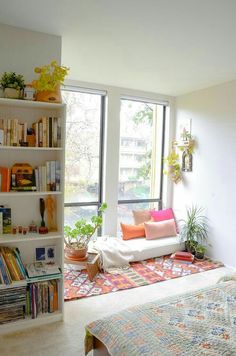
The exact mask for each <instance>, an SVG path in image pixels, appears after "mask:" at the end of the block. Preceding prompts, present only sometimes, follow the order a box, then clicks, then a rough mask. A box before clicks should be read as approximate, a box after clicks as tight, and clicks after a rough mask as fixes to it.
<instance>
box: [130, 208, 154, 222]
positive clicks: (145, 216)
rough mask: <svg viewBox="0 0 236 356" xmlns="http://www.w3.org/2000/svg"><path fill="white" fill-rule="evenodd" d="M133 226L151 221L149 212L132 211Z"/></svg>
mask: <svg viewBox="0 0 236 356" xmlns="http://www.w3.org/2000/svg"><path fill="white" fill-rule="evenodd" d="M133 217H134V223H135V225H139V224H142V223H144V222H146V221H149V220H151V214H150V210H133Z"/></svg>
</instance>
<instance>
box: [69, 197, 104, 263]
mask: <svg viewBox="0 0 236 356" xmlns="http://www.w3.org/2000/svg"><path fill="white" fill-rule="evenodd" d="M106 208H107V204H106V203H103V204H102V205H101V207H100V208H99V209H98V213H99V214H98V215H94V216H92V217H91V221H90V222H88V221H86V220H85V219H79V220H77V221H76V222H75V224H74V227H73V228H72V227H70V226H68V225H66V226H65V227H64V234H65V238H64V241H65V255H66V257H67V258H68V259H72V260H83V259H85V258H86V255H87V249H88V243H89V241H90V239H91V238H92V236H93V235H94V233H95V232H96V231H97V229H98V228H99V227H101V226H102V221H103V219H102V214H103V213H104V211H105V210H106Z"/></svg>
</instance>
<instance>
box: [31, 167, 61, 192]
mask: <svg viewBox="0 0 236 356" xmlns="http://www.w3.org/2000/svg"><path fill="white" fill-rule="evenodd" d="M34 174H35V183H36V184H35V187H36V190H37V191H60V188H61V168H60V161H46V165H43V166H38V167H37V168H35V169H34Z"/></svg>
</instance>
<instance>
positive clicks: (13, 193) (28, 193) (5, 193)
mask: <svg viewBox="0 0 236 356" xmlns="http://www.w3.org/2000/svg"><path fill="white" fill-rule="evenodd" d="M61 194H62V192H54V191H53V192H51V191H46V192H34V191H33V192H0V197H1V196H3V197H4V196H24V195H28V196H34V195H36V196H37V195H61Z"/></svg>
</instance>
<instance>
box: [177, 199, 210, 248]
mask: <svg viewBox="0 0 236 356" xmlns="http://www.w3.org/2000/svg"><path fill="white" fill-rule="evenodd" d="M202 212H203V209H202V208H199V207H197V206H192V207H191V208H187V217H186V219H182V220H180V225H181V230H180V238H181V240H182V241H185V246H186V249H187V250H188V251H189V252H191V253H193V254H195V252H196V248H197V246H198V244H202V243H203V242H206V241H207V236H208V224H207V217H206V216H205V215H203V214H202Z"/></svg>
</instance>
